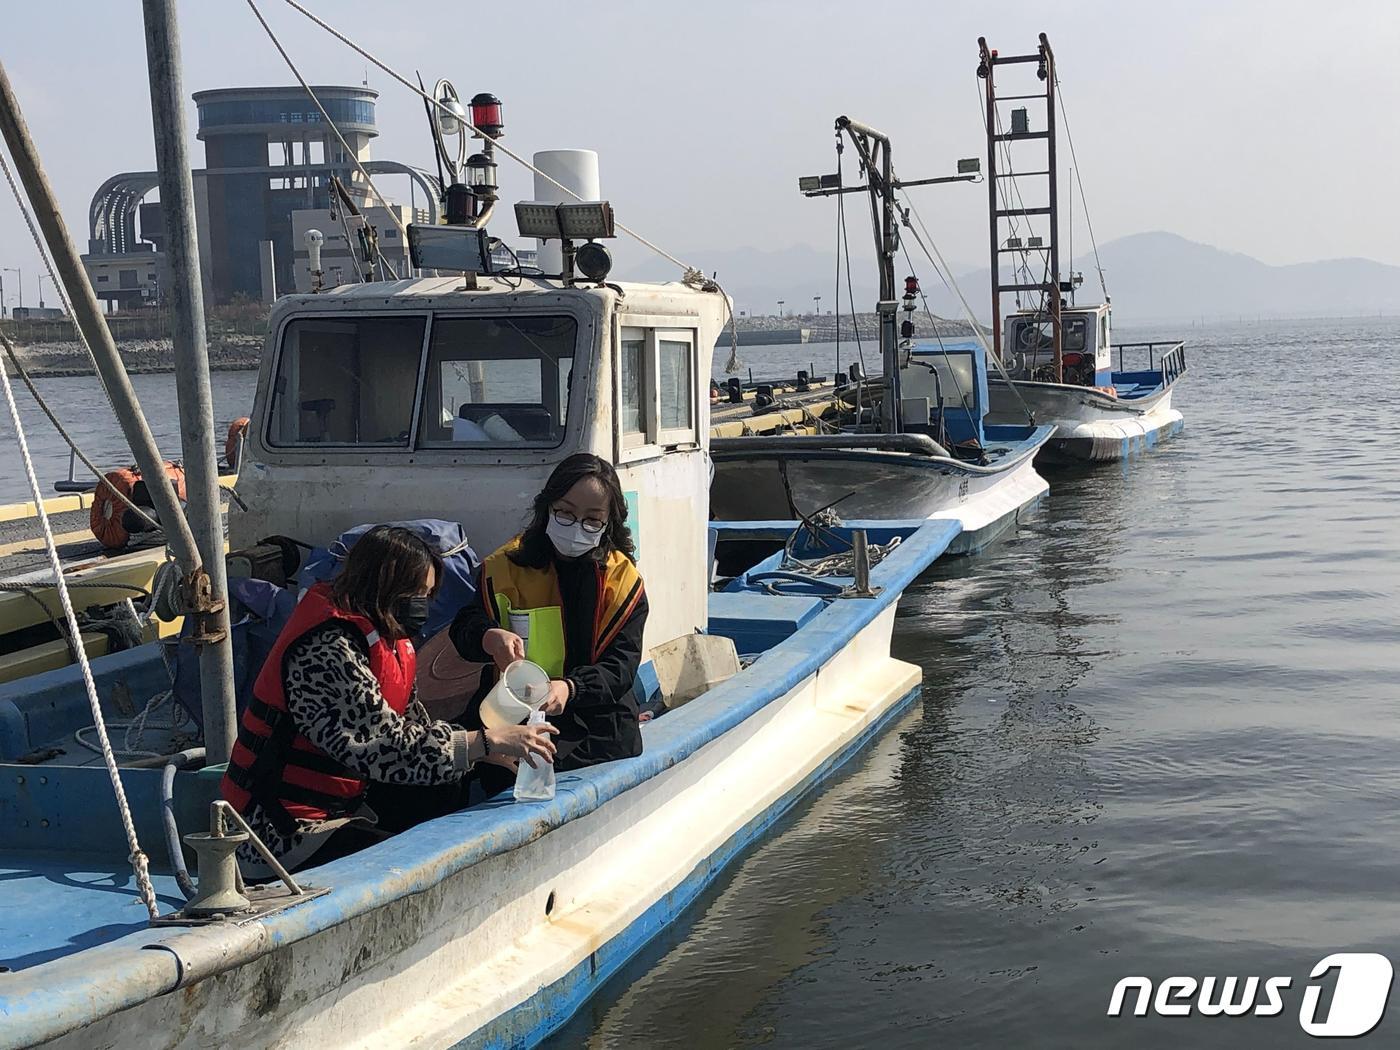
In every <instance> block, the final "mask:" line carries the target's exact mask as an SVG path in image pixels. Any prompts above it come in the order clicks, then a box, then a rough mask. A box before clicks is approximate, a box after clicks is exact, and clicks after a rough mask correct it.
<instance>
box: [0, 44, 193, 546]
mask: <svg viewBox="0 0 1400 1050" xmlns="http://www.w3.org/2000/svg"><path fill="white" fill-rule="evenodd" d="M0 137H3V138H4V140H5V145H6V147H7V148H8V149H9V151H10V157H11V159H12V160H13V161H14V164H15V171H16V172H17V173H18V174H19V179H20V182H21V183H22V184H23V186H24V192H25V196H27V197H28V198H29V206H30V208H32V209H33V211H34V220H35V222H37V223H38V225H39V231H40V233H41V234H42V235H43V238H44V243H45V246H46V247H47V248H48V250H49V255H50V257H51V258H52V259H53V263H54V268H55V269H56V270H57V271H58V276H59V279H60V280H61V281H63V287H64V289H65V290H66V291H67V292H68V299H69V301H70V302H71V303H72V305H73V320H74V321H75V322H76V323H77V325H78V328H79V329H80V330H81V331H82V333H83V339H84V340H85V341H86V342H87V345H88V349H89V350H90V351H91V352H92V360H93V364H94V365H95V366H96V368H97V374H98V376H99V377H100V378H101V380H102V385H103V386H104V387H106V389H107V394H108V396H110V397H111V399H112V410H113V411H114V412H115V413H116V417H117V422H118V423H119V424H120V425H121V428H122V435H123V436H124V437H125V438H126V442H127V445H128V446H130V448H131V454H132V455H133V456H134V457H135V458H136V465H137V466H138V467H140V468H141V475H142V477H143V479H144V480H145V482H146V490H147V492H148V493H150V497H151V502H152V504H153V505H154V507H155V511H156V516H157V517H158V518H159V519H160V523H161V527H162V528H163V529H164V530H165V540H166V543H167V544H169V546H170V549H171V550H172V551H174V553H175V557H176V559H177V560H178V561H179V563H180V567H181V568H182V569H183V570H184V571H185V572H187V573H193V572H197V571H198V570H199V568H200V557H199V550H198V548H197V547H196V545H195V542H194V535H193V533H191V532H190V527H189V525H188V524H187V523H186V521H185V516H184V514H183V513H182V512H181V510H180V501H179V499H177V498H176V496H175V490H174V488H173V487H171V484H170V480H169V479H168V478H167V477H166V475H165V461H164V460H163V459H162V458H161V454H160V449H159V448H158V447H157V446H156V439H155V437H154V436H153V435H152V434H151V429H150V427H148V426H147V425H146V418H145V416H143V415H142V414H141V406H140V404H139V403H138V402H137V400H136V391H135V390H133V389H132V387H131V379H130V378H129V377H128V376H127V374H126V366H125V365H124V364H122V359H121V355H120V354H119V353H117V345H116V343H115V342H114V341H113V340H112V332H111V330H110V329H109V328H108V327H107V321H106V319H105V318H104V317H103V316H102V308H101V307H99V306H98V305H97V296H96V295H94V294H93V290H92V285H91V284H90V283H89V282H88V278H87V273H86V271H84V270H83V264H82V261H81V260H80V259H79V258H78V250H77V248H76V247H75V246H74V244H73V240H72V238H71V237H69V235H68V228H67V226H65V225H64V222H63V216H62V214H61V213H60V212H59V210H58V200H57V198H56V197H55V196H54V192H53V187H52V186H51V185H49V179H48V176H47V175H46V174H45V173H44V166H43V164H42V163H41V162H40V160H39V151H38V149H37V148H36V147H35V145H34V140H33V139H32V138H31V137H30V135H29V126H28V125H27V124H26V123H25V122H24V114H23V113H22V112H21V110H20V106H19V100H18V99H17V98H16V97H15V93H14V89H13V87H12V86H11V85H10V78H9V76H8V75H7V74H6V72H5V67H4V64H3V63H0Z"/></svg>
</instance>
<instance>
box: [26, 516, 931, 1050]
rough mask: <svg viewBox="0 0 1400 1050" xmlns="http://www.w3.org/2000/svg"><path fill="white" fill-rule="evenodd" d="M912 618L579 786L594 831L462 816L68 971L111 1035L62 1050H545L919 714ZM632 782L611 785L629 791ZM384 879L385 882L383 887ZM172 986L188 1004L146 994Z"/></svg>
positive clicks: (877, 626)
mask: <svg viewBox="0 0 1400 1050" xmlns="http://www.w3.org/2000/svg"><path fill="white" fill-rule="evenodd" d="M939 535H940V536H941V537H942V539H941V540H939V542H940V543H946V542H947V541H948V539H949V537H950V536H951V530H947V531H943V532H941V533H940V534H939ZM914 542H916V543H917V542H920V541H914ZM909 571H910V572H912V571H913V570H912V569H911V570H909ZM906 578H907V577H906ZM898 589H899V590H902V581H901V584H900V586H899V588H898ZM896 598H897V591H896V589H895V588H891V589H890V592H889V593H888V594H887V595H885V596H884V597H882V598H876V599H869V601H870V602H872V603H878V604H873V607H866V608H870V609H871V611H870V613H869V614H868V619H866V617H865V616H863V615H862V614H861V613H860V611H859V610H860V609H861V608H862V606H848V607H846V608H848V609H849V613H848V614H846V615H852V616H857V617H860V619H861V620H863V621H865V622H863V625H862V626H859V627H858V628H857V629H855V630H853V631H852V633H851V634H850V635H849V636H847V637H846V638H845V640H844V641H841V642H833V643H831V644H833V645H834V646H835V648H834V651H832V653H831V655H830V656H825V657H824V658H818V657H817V656H814V655H813V654H812V653H810V652H808V650H809V649H810V648H811V643H810V642H809V643H806V644H805V645H802V646H792V647H784V646H779V647H778V648H777V649H775V650H773V651H771V652H770V653H768V654H766V655H765V657H763V658H761V659H760V660H759V661H758V662H757V663H756V664H754V665H753V667H752V668H751V669H750V670H749V671H746V672H745V673H744V675H743V676H741V677H745V676H750V675H754V674H757V675H760V676H762V675H765V674H766V675H768V676H769V681H771V682H774V684H775V685H778V686H779V688H781V684H782V683H784V681H785V680H787V679H791V683H790V685H788V687H787V688H785V689H783V691H782V692H780V693H779V694H778V695H777V696H776V697H775V698H774V699H772V700H770V701H768V702H766V703H764V704H763V705H762V706H761V707H759V708H758V709H757V710H753V711H750V712H747V713H745V712H744V710H743V704H742V702H741V701H742V699H743V697H744V696H745V695H746V690H747V689H751V688H752V687H751V685H750V686H741V685H739V684H738V679H735V680H733V681H734V682H735V684H736V688H735V689H731V690H730V691H729V693H728V694H726V695H724V696H721V695H717V694H720V693H722V692H723V691H724V690H725V689H726V686H720V687H718V689H717V690H716V691H715V692H712V693H710V694H706V695H705V696H702V697H701V698H699V699H697V700H696V701H694V702H693V703H692V704H691V705H689V706H687V707H686V708H683V709H681V710H680V711H677V712H673V713H672V714H670V715H668V716H667V717H666V718H663V719H662V720H660V721H659V722H657V723H655V724H654V727H653V728H649V730H648V732H649V733H662V734H663V737H662V738H660V739H664V740H665V741H666V743H665V744H663V745H662V751H663V752H665V751H666V750H667V748H677V747H678V746H680V745H679V744H678V743H677V741H684V740H689V739H694V735H695V734H696V733H697V727H700V728H701V730H703V731H704V732H705V733H706V734H707V735H708V742H704V743H701V744H699V745H698V746H696V747H695V748H694V749H693V750H690V751H689V752H688V753H680V754H674V753H673V754H674V758H673V760H672V761H671V764H669V765H668V766H666V767H665V768H663V769H661V770H660V771H658V772H655V773H653V774H651V775H650V776H649V777H648V776H647V775H646V774H644V773H637V774H635V777H636V779H637V782H636V783H630V782H629V783H628V785H627V786H626V787H625V789H624V790H620V791H618V792H617V793H616V794H613V795H611V797H606V796H605V798H606V800H604V801H601V802H600V801H599V795H600V794H602V793H603V792H602V789H598V790H597V791H595V789H594V787H593V785H592V783H591V782H590V781H589V780H588V779H587V778H585V779H583V780H580V778H579V777H578V775H576V774H564V775H561V776H560V780H559V795H558V797H557V798H556V801H555V803H553V804H552V805H554V806H558V805H560V804H561V803H562V805H563V807H564V809H565V810H566V811H567V812H569V813H571V814H575V815H573V816H571V817H570V818H569V819H566V820H564V822H562V823H555V822H554V821H553V820H551V821H546V820H544V819H543V817H542V819H540V820H539V821H538V824H537V826H536V827H535V828H534V830H533V833H532V834H528V835H523V837H522V838H520V839H519V840H518V841H512V842H498V841H495V840H490V841H483V840H482V838H481V836H480V835H479V834H478V835H477V836H475V837H474V836H473V835H472V833H471V828H472V827H473V823H472V822H473V820H474V818H475V819H478V820H479V819H480V817H481V816H482V814H481V813H480V812H479V811H472V810H468V811H465V812H463V813H459V814H453V815H450V816H448V817H444V818H440V819H439V820H437V821H434V822H432V823H431V824H428V825H423V826H421V827H420V828H418V829H415V831H414V832H413V833H412V836H411V837H405V838H402V839H400V840H398V843H399V844H400V849H399V851H398V852H394V851H393V849H392V847H393V846H394V845H395V843H390V844H386V845H385V846H382V847H376V851H375V852H373V853H371V854H360V855H358V856H356V857H350V858H346V859H345V860H341V861H335V862H332V863H331V864H329V865H326V866H324V867H322V868H318V869H312V870H311V871H309V872H307V873H306V875H305V877H304V878H305V881H306V883H307V884H309V885H311V886H316V885H325V884H331V885H332V886H336V887H338V888H336V889H334V890H333V892H332V894H331V895H330V896H328V897H324V898H321V899H319V900H313V901H310V902H308V903H305V904H301V905H298V906H297V907H296V908H294V909H292V910H290V911H288V912H286V913H284V914H283V915H281V916H279V917H278V918H277V920H276V921H270V920H262V921H259V920H252V921H249V922H246V923H226V924H219V925H215V926H209V927H203V928H199V929H194V930H185V931H180V932H178V933H172V934H168V935H164V936H162V935H161V934H160V933H159V932H158V931H151V932H149V933H146V934H135V935H132V936H131V937H129V938H126V939H124V940H123V941H120V942H116V943H114V944H111V945H108V946H105V947H101V948H95V949H92V950H91V951H88V952H80V953H77V954H76V955H74V956H70V957H68V958H65V959H62V960H56V961H54V962H52V963H50V964H48V965H47V966H46V967H44V970H45V975H44V976H45V987H46V988H48V989H52V991H51V992H50V994H51V995H54V996H67V995H68V992H67V991H65V990H64V989H67V988H83V989H87V990H88V991H86V992H84V996H85V997H87V996H88V995H90V996H92V997H94V998H93V1001H88V1002H85V1004H84V1005H83V1007H82V1009H83V1010H84V1011H87V1010H92V1011H94V1012H99V1013H100V1014H105V1016H99V1018H98V1019H96V1020H94V1021H92V1022H91V1023H89V1024H87V1025H86V1026H84V1027H82V1028H78V1029H75V1030H72V1031H69V1032H68V1033H67V1034H65V1035H62V1036H59V1037H58V1038H56V1039H54V1040H53V1041H52V1042H50V1043H48V1044H45V1045H51V1046H56V1047H69V1048H78V1047H82V1048H87V1047H92V1046H121V1047H142V1048H153V1050H158V1048H175V1047H181V1048H188V1047H202V1046H211V1045H220V1046H238V1047H240V1048H242V1050H256V1048H260V1047H273V1046H275V1047H279V1048H285V1047H318V1048H319V1047H326V1046H334V1047H365V1048H370V1047H374V1048H378V1047H384V1046H395V1047H399V1046H403V1047H409V1046H412V1047H425V1048H434V1047H450V1046H521V1045H533V1044H534V1043H535V1042H538V1041H539V1040H540V1039H541V1038H543V1037H544V1036H545V1035H547V1034H548V1033H549V1032H551V1031H552V1030H554V1029H555V1028H557V1027H558V1026H559V1025H560V1024H562V1023H563V1022H564V1021H565V1020H566V1019H567V1018H568V1017H569V1016H570V1015H571V1014H572V1013H573V1012H574V1011H575V1010H577V1009H578V1007H579V1006H580V1005H581V1004H582V1003H583V1002H584V1001H585V1000H586V999H587V997H588V996H589V995H591V994H592V993H593V992H594V991H596V990H597V988H598V987H599V985H601V984H602V982H604V981H605V980H607V979H608V977H609V976H610V975H611V974H612V973H614V972H616V970H617V969H618V968H619V967H621V966H622V965H623V964H624V963H625V962H626V961H627V960H628V959H629V958H631V956H632V955H634V954H635V953H636V952H637V951H638V950H639V949H640V948H641V947H642V946H643V945H644V944H645V943H646V942H647V941H648V940H649V939H650V938H651V937H652V936H654V935H655V933H656V932H657V931H658V930H659V929H660V928H661V927H663V926H665V925H666V924H667V923H668V922H670V921H671V920H672V919H673V918H675V917H676V915H677V914H679V912H680V911H682V910H683V909H684V908H685V907H686V906H687V905H688V904H689V903H690V902H691V901H693V900H694V899H695V898H696V896H697V895H698V894H699V893H700V892H701V891H702V890H703V889H704V887H705V886H706V885H707V884H708V883H709V882H710V881H711V880H712V879H713V877H714V876H715V875H716V874H717V873H718V872H719V871H720V870H721V869H722V868H723V867H724V866H725V864H726V863H728V861H730V860H731V859H733V857H734V856H735V854H736V853H737V852H738V851H739V850H741V849H743V848H744V847H745V846H746V845H747V844H748V843H750V842H751V841H752V840H753V839H754V838H755V837H757V836H758V835H760V834H762V833H763V832H764V831H765V830H766V829H767V828H768V827H769V826H770V825H771V824H772V823H773V822H774V821H775V820H777V819H778V818H779V817H780V816H781V815H782V814H783V813H784V812H785V811H786V810H787V809H788V808H789V807H790V806H791V805H792V804H793V803H794V802H795V801H796V800H797V799H799V798H800V797H801V796H802V795H803V794H804V793H805V792H807V791H808V790H809V789H811V788H812V787H813V786H814V785H816V784H817V783H819V782H820V781H821V780H822V779H823V778H824V777H825V776H827V775H828V774H830V773H831V772H832V771H833V770H835V769H836V768H837V767H838V766H839V765H840V763H841V762H842V761H844V760H845V759H846V758H847V757H849V756H850V755H851V754H853V753H854V752H855V751H856V750H858V749H859V748H860V747H861V746H862V745H863V744H864V743H865V742H866V741H867V740H868V739H869V738H870V737H871V736H872V735H873V734H874V733H876V732H877V731H878V730H879V729H880V727H881V726H882V725H884V723H885V722H886V721H887V720H889V719H890V718H892V717H893V716H894V715H895V714H897V713H898V711H899V710H901V709H902V707H903V706H904V705H905V703H906V702H907V701H909V700H910V699H912V698H913V697H914V696H915V695H917V692H918V689H919V684H920V680H921V672H920V670H919V668H918V667H916V666H914V665H911V664H908V663H905V662H903V661H900V660H897V659H894V658H892V657H891V656H890V638H891V633H892V629H893V625H894V619H895V611H896V607H897V600H896ZM833 611H835V610H833ZM853 626H854V624H853ZM818 648H821V647H820V646H818ZM814 659H815V660H818V662H817V663H815V664H809V663H807V662H806V661H808V660H814ZM811 667H815V670H810V668H811ZM731 723H732V724H731ZM650 739H652V740H657V741H658V743H659V742H660V739H658V738H656V737H654V736H653V737H651V738H650ZM651 746H652V745H651V744H648V749H649V750H650V749H651ZM632 765H634V764H629V763H618V764H616V766H612V767H606V768H609V769H613V770H615V773H614V775H615V776H617V777H619V778H629V777H630V776H633V775H634V774H630V773H629V772H628V770H629V769H630V768H631V767H632ZM600 768H605V767H600ZM589 772H590V773H592V772H593V771H589ZM504 804H505V805H510V803H504ZM486 808H487V810H488V811H489V810H490V808H491V807H490V806H488V807H486ZM543 809H544V808H543V807H542V812H543ZM485 816H486V817H487V818H488V819H489V817H490V813H489V812H487V813H486V814H485ZM518 823H519V822H517V824H518ZM478 826H479V825H478ZM488 838H489V836H488ZM386 850H387V852H380V851H386ZM482 854H484V855H482ZM385 858H387V862H386V860H385ZM371 859H373V860H378V861H379V862H380V865H379V866H377V867H376V868H375V870H374V871H373V872H366V869H365V863H366V862H367V861H370V860H371ZM357 877H358V878H360V879H368V880H370V883H369V885H372V886H373V897H372V898H367V899H366V900H365V901H363V902H360V901H357V899H356V891H355V890H354V889H352V888H351V886H349V885H346V880H347V879H352V880H353V879H355V878H357ZM352 884H353V883H352ZM370 900H372V901H373V903H370ZM367 904H368V906H366V905H367ZM327 909H334V910H333V911H332V912H328V911H327ZM318 913H319V914H318ZM328 919H329V920H330V921H328ZM274 931H275V932H274ZM133 948H137V949H138V950H136V951H133V950H132V949H133ZM172 964H173V966H172ZM172 969H173V972H174V973H175V974H176V975H177V976H176V983H175V985H174V986H173V988H172V987H171V986H169V985H166V986H165V987H166V989H167V990H168V991H169V994H153V995H151V994H143V993H139V992H138V991H137V990H136V988H137V986H146V987H149V986H151V985H159V984H161V983H162V982H163V981H165V980H167V979H168V977H167V976H166V975H167V974H168V973H170V972H171V971H172ZM104 973H105V974H107V975H108V976H107V977H101V978H98V977H96V976H95V975H97V974H104ZM43 994H44V993H42V992H38V991H36V992H35V995H36V996H38V997H40V998H41V999H42V997H43ZM138 996H139V998H138ZM133 1000H135V1001H133ZM119 1004H120V1005H119ZM122 1005H125V1006H126V1008H124V1009H123V1008H122ZM0 1036H3V1032H0ZM5 1042H6V1041H5V1040H4V1039H3V1038H0V1045H3V1044H5Z"/></svg>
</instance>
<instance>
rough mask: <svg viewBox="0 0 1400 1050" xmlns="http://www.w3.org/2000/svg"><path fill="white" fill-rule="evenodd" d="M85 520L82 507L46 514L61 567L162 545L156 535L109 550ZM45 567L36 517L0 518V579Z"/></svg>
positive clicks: (7, 578)
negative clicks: (1, 519)
mask: <svg viewBox="0 0 1400 1050" xmlns="http://www.w3.org/2000/svg"><path fill="white" fill-rule="evenodd" d="M88 520H89V519H88V511H86V510H69V511H63V512H62V513H60V514H51V515H49V528H51V529H52V530H53V534H54V538H55V539H57V540H58V554H59V557H60V558H62V559H63V564H64V565H65V566H69V565H75V564H77V563H79V562H86V561H93V560H95V559H100V558H111V557H113V556H114V555H120V554H127V553H130V552H131V551H133V550H144V549H147V548H150V547H159V546H161V545H162V540H161V539H159V538H158V537H153V538H151V539H145V538H143V537H133V541H132V543H131V545H130V546H129V547H127V548H126V549H125V550H122V551H109V550H107V549H106V548H105V547H103V546H102V544H100V543H98V542H97V539H96V537H94V536H93V534H92V529H91V528H90V527H89V525H88ZM48 567H49V557H48V554H47V553H45V550H44V534H43V532H42V531H41V530H40V528H39V519H38V518H37V517H31V518H16V519H13V520H11V521H0V580H11V579H15V578H17V577H22V576H27V575H31V574H33V573H37V572H47V571H48Z"/></svg>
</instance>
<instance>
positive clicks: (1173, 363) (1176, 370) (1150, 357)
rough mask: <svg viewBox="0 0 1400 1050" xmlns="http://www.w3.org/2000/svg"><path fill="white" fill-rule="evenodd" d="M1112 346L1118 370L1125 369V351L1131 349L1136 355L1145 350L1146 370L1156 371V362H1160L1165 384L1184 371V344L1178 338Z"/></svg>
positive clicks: (1122, 370) (1123, 370)
mask: <svg viewBox="0 0 1400 1050" xmlns="http://www.w3.org/2000/svg"><path fill="white" fill-rule="evenodd" d="M1112 348H1113V349H1114V350H1117V351H1118V371H1120V372H1126V371H1127V368H1125V367H1124V364H1123V360H1124V352H1125V351H1132V352H1133V353H1135V354H1138V355H1141V354H1142V353H1143V351H1146V352H1147V370H1148V371H1156V370H1157V367H1158V362H1160V363H1161V371H1162V381H1163V383H1165V384H1167V385H1170V384H1171V383H1172V382H1174V381H1175V380H1176V379H1177V378H1178V377H1179V376H1180V375H1181V374H1182V373H1183V372H1185V371H1186V344H1185V342H1183V341H1182V340H1180V339H1163V340H1159V341H1156V342H1150V343H1114V344H1113V347H1112ZM1139 360H1141V357H1139ZM1169 376H1170V377H1169Z"/></svg>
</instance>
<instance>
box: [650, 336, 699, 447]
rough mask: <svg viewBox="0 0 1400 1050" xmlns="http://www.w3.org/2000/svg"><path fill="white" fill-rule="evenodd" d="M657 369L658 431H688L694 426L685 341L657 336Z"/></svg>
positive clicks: (689, 361) (691, 368)
mask: <svg viewBox="0 0 1400 1050" xmlns="http://www.w3.org/2000/svg"><path fill="white" fill-rule="evenodd" d="M657 353H658V357H659V364H660V368H659V370H658V382H657V385H658V386H659V388H660V393H661V429H662V430H663V431H665V430H687V431H688V430H690V429H691V427H692V426H693V425H694V421H695V417H694V411H695V409H694V405H693V397H692V389H693V383H692V382H691V375H692V373H693V372H694V364H693V356H694V355H693V354H692V353H691V345H690V340H689V338H686V339H677V338H668V337H666V336H664V335H663V336H661V337H660V338H659V339H658V340H657Z"/></svg>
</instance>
